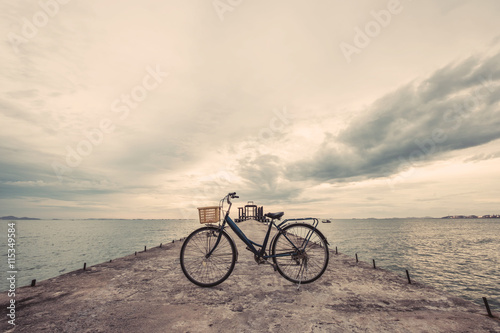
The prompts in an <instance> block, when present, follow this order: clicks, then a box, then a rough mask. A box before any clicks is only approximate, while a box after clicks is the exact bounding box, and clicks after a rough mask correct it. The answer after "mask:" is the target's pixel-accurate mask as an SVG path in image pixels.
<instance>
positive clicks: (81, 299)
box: [0, 221, 500, 333]
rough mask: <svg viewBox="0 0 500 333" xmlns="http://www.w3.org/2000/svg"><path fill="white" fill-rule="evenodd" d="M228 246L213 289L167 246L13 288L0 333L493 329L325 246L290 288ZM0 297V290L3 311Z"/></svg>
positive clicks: (447, 301) (480, 315)
mask: <svg viewBox="0 0 500 333" xmlns="http://www.w3.org/2000/svg"><path fill="white" fill-rule="evenodd" d="M239 226H240V227H241V228H242V229H243V230H244V232H245V233H247V235H248V236H249V237H250V238H251V239H253V240H259V241H260V240H261V239H262V238H263V236H264V234H265V231H266V226H264V225H262V224H260V223H257V222H255V221H246V222H243V223H240V224H239ZM320 227H321V226H320ZM235 240H236V243H237V247H238V251H239V258H238V262H237V263H236V267H235V269H234V271H233V273H232V275H231V276H230V277H229V278H228V279H227V280H226V281H224V282H223V283H222V284H220V285H218V286H216V287H213V288H201V287H198V286H196V285H194V284H192V283H191V282H189V281H188V280H187V279H186V278H185V277H184V275H183V273H182V270H181V268H180V264H179V253H180V248H181V244H182V242H181V241H177V242H175V243H173V244H172V243H169V244H163V246H162V248H159V247H156V248H153V249H148V250H147V251H146V252H140V253H137V255H134V254H133V253H132V254H131V255H129V256H127V257H123V258H119V259H116V260H113V261H112V262H106V263H102V264H99V265H95V266H92V267H87V269H86V271H83V270H78V271H74V272H70V273H67V274H64V275H61V276H58V277H56V278H52V279H49V280H45V281H40V282H37V285H36V287H29V286H28V287H22V288H18V289H17V292H16V321H15V322H16V326H15V327H13V326H11V325H9V324H8V322H7V320H8V318H7V317H6V316H5V315H4V316H2V317H3V318H2V321H1V322H0V331H2V332H65V333H66V332H287V333H290V332H500V320H499V319H498V318H490V317H488V316H487V315H486V310H485V309H484V308H483V307H480V306H478V305H477V304H474V303H472V302H469V301H466V300H464V299H461V298H457V297H453V296H450V295H449V294H447V293H445V292H442V291H439V290H436V289H434V288H431V287H429V286H425V285H423V284H420V283H418V281H412V282H413V283H412V284H408V281H407V279H406V277H405V276H403V275H397V274H395V273H392V272H389V271H385V270H382V269H378V268H377V269H373V266H372V264H371V263H365V262H359V263H356V260H355V258H352V257H347V256H345V255H342V254H339V255H335V253H334V249H335V245H334V244H331V247H332V245H333V251H331V253H330V263H329V266H328V269H327V271H326V272H325V274H324V275H323V276H322V277H321V278H320V279H319V280H317V281H315V282H313V283H311V284H307V285H302V286H300V289H299V290H297V285H295V284H292V283H291V282H289V281H287V280H285V279H284V278H283V277H281V275H279V273H277V272H275V271H274V270H273V268H272V267H271V266H270V265H257V263H256V262H255V261H254V259H253V254H252V253H250V252H249V251H247V250H245V246H243V243H241V241H240V240H239V239H235ZM330 242H331V243H333V241H332V240H330ZM8 301H9V298H8V297H7V293H2V294H1V295H0V304H1V306H2V308H3V309H4V313H5V309H6V307H7V305H8V303H7V302H8ZM494 314H495V313H494ZM496 315H498V314H496Z"/></svg>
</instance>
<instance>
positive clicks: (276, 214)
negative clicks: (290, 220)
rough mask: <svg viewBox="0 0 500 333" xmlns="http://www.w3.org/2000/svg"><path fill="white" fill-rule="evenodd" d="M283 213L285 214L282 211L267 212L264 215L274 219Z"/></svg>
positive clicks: (279, 217)
mask: <svg viewBox="0 0 500 333" xmlns="http://www.w3.org/2000/svg"><path fill="white" fill-rule="evenodd" d="M283 214H285V213H284V212H279V213H267V214H266V215H264V216H267V217H270V218H272V219H273V220H274V219H278V220H279V219H281V217H282V216H283Z"/></svg>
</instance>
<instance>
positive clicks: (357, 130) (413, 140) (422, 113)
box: [287, 54, 500, 181]
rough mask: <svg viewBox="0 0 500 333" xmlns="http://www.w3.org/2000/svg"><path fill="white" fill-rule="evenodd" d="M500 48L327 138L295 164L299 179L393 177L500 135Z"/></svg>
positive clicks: (387, 100)
mask: <svg viewBox="0 0 500 333" xmlns="http://www.w3.org/2000/svg"><path fill="white" fill-rule="evenodd" d="M499 79H500V54H496V55H494V56H491V57H485V58H478V57H475V58H474V57H471V58H469V59H466V60H465V61H463V62H461V63H459V64H456V65H449V66H446V67H445V68H442V69H440V70H438V71H436V72H435V73H434V74H433V75H432V76H430V77H429V78H428V79H426V80H424V81H423V82H421V83H410V84H407V85H405V86H403V87H401V88H400V89H398V90H397V91H395V92H393V93H391V94H388V95H386V96H384V97H383V98H381V99H379V100H378V101H376V102H375V103H374V104H373V105H372V106H371V107H370V108H369V109H368V110H367V112H366V113H364V114H363V115H361V116H359V117H357V118H356V119H355V120H354V121H352V122H351V123H350V124H349V126H348V127H347V128H346V129H345V130H343V131H342V132H341V133H339V134H338V135H337V136H333V135H331V134H329V133H326V134H325V139H324V141H323V143H322V144H321V146H320V147H319V148H318V149H317V151H316V152H315V154H314V155H313V157H312V158H311V159H308V160H302V161H299V162H297V163H294V164H292V165H289V166H288V168H287V174H288V176H289V177H290V178H292V179H311V178H312V179H315V180H318V181H346V180H355V179H367V178H377V177H386V176H390V175H392V174H395V173H397V172H399V171H402V170H403V169H405V168H408V167H409V166H411V165H419V164H421V163H425V162H427V161H430V160H434V159H436V158H439V157H440V156H442V154H444V153H446V152H451V151H455V150H459V149H464V148H469V147H475V146H480V145H482V144H485V143H488V142H490V141H492V140H495V139H498V138H500V109H499V107H498V100H499V98H500V90H499V88H498V83H499Z"/></svg>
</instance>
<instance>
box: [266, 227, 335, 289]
mask: <svg viewBox="0 0 500 333" xmlns="http://www.w3.org/2000/svg"><path fill="white" fill-rule="evenodd" d="M309 234H310V237H309ZM306 238H309V241H308V242H305V239H306ZM292 243H293V245H292ZM304 243H305V244H304ZM297 249H299V250H297ZM271 253H272V255H273V262H274V264H275V267H276V269H277V270H278V272H279V273H280V274H281V275H282V276H283V277H284V278H285V279H287V280H289V281H292V282H294V283H311V282H313V281H315V280H317V279H319V277H321V275H323V273H324V272H325V270H326V268H327V266H328V260H329V258H330V251H329V250H328V242H327V240H326V238H325V236H323V234H322V233H321V232H320V231H319V230H317V229H315V228H314V227H313V226H311V225H309V224H305V223H296V224H290V225H288V226H286V227H285V228H283V230H282V231H280V232H279V233H278V234H277V235H276V238H275V240H274V242H273V244H272V252H271ZM280 254H281V255H282V256H280ZM289 254H290V255H289Z"/></svg>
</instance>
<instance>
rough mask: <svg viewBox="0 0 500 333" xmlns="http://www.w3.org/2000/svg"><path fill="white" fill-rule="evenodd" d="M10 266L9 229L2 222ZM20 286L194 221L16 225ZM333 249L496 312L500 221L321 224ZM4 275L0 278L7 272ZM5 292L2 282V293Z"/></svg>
mask: <svg viewBox="0 0 500 333" xmlns="http://www.w3.org/2000/svg"><path fill="white" fill-rule="evenodd" d="M1 222H2V223H1V233H2V236H1V241H0V244H1V246H0V248H1V249H2V250H1V253H2V266H3V267H4V268H5V267H7V244H6V239H7V222H8V221H1ZM15 223H16V229H17V231H16V236H17V245H16V260H17V261H16V265H17V270H18V274H17V279H18V281H17V286H24V285H28V284H30V283H31V280H32V279H37V280H38V281H41V280H44V279H47V278H50V277H54V276H57V275H60V274H63V273H67V272H70V271H73V270H76V269H81V268H82V267H83V263H84V262H86V263H87V266H91V265H95V264H98V263H101V262H104V261H109V260H110V259H114V258H118V257H122V256H125V255H129V254H131V253H134V252H135V251H142V250H144V246H147V247H148V248H150V247H154V246H158V245H159V244H160V243H167V242H171V241H172V240H173V239H179V238H181V237H184V236H187V234H188V233H189V232H190V231H192V230H194V229H195V228H197V227H199V226H200V224H199V223H198V221H197V220H74V221H70V220H58V221H52V220H41V221H16V222H15ZM319 228H320V230H321V231H323V233H324V234H325V236H326V237H327V238H328V240H329V242H330V245H331V248H332V249H335V246H337V247H338V250H339V252H342V253H344V254H347V255H350V256H352V257H354V256H355V253H357V254H358V257H359V259H360V260H363V261H367V262H370V263H371V261H372V259H375V260H376V264H377V267H381V268H385V269H389V270H392V271H395V272H397V273H398V274H401V276H402V278H406V276H405V269H408V270H409V271H410V274H411V276H412V279H413V280H416V281H419V282H423V283H425V284H428V285H432V286H435V287H437V288H439V289H444V290H447V291H449V292H450V293H451V294H454V295H457V296H461V297H464V298H467V299H470V300H472V301H474V302H476V303H478V304H482V299H481V297H483V296H486V297H488V300H489V302H490V305H491V306H492V308H493V309H494V310H496V311H498V310H500V281H499V277H500V220H499V219H471V220H466V219H464V220H458V219H457V220H441V219H387V220H364V219H359V220H332V223H330V224H320V226H319ZM4 268H2V273H3V274H2V275H4V274H5V271H7V269H4ZM6 289H8V287H7V281H6V279H5V277H2V279H1V280H0V290H2V291H4V290H6Z"/></svg>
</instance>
